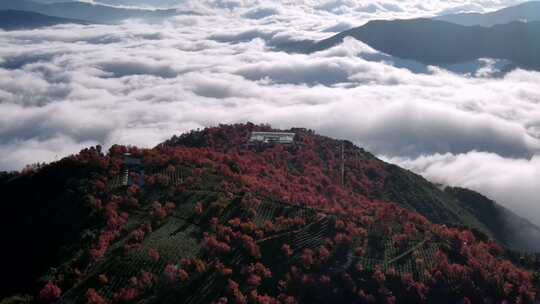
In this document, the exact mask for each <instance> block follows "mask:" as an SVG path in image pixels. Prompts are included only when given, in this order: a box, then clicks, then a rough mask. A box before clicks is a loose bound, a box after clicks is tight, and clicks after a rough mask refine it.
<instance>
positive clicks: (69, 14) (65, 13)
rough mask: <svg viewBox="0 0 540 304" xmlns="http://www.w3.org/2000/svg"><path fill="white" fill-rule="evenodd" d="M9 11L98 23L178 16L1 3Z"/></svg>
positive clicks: (110, 8)
mask: <svg viewBox="0 0 540 304" xmlns="http://www.w3.org/2000/svg"><path fill="white" fill-rule="evenodd" d="M7 9H12V10H20V11H30V12H35V13H40V14H44V15H48V16H52V17H60V18H68V19H78V20H85V21H88V22H96V23H114V22H118V21H121V20H125V19H129V18H142V19H150V20H156V19H157V20H159V19H161V18H165V17H170V16H174V15H177V11H176V10H175V9H162V10H148V9H133V8H129V9H128V8H119V7H113V6H107V5H100V4H92V3H87V2H78V1H77V2H54V3H36V2H32V1H28V0H18V1H7V2H3V3H0V10H7Z"/></svg>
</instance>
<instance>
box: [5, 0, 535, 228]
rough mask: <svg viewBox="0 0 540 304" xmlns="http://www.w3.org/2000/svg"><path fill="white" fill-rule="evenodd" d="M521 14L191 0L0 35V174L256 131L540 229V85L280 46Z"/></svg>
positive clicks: (374, 4) (425, 4)
mask: <svg viewBox="0 0 540 304" xmlns="http://www.w3.org/2000/svg"><path fill="white" fill-rule="evenodd" d="M96 2H98V1H96ZM108 2H113V1H108ZM137 2H139V3H140V1H137ZM519 2H520V1H504V0H498V1H496V0H484V1H465V0H461V1H459V0H453V1H406V2H404V1H397V0H395V1H392V0H385V1H382V0H379V1H352V0H331V1H322V0H321V1H315V0H304V1H294V4H292V2H288V1H282V2H281V3H277V2H276V1H255V0H254V1H240V0H208V1H186V2H182V3H181V4H179V6H180V7H181V8H182V9H185V10H186V11H187V10H189V11H196V12H199V13H200V15H193V14H185V15H178V16H177V17H174V18H169V19H167V20H164V21H163V22H159V23H155V22H154V23H144V22H139V21H134V20H130V21H126V22H124V23H122V24H119V25H58V26H54V27H47V28H43V29H38V30H23V31H10V32H7V31H0V113H1V115H2V119H1V120H0V153H1V155H2V157H1V158H0V170H13V169H20V168H22V167H23V166H24V165H26V164H28V163H33V162H40V161H52V160H54V159H56V158H59V157H63V156H65V155H68V154H70V153H74V152H76V151H78V150H80V149H81V148H84V147H87V146H89V145H95V144H102V145H104V146H110V145H112V144H115V143H118V144H130V145H139V146H145V147H152V146H154V145H156V144H158V143H159V142H161V141H163V140H165V139H167V138H169V137H171V136H172V135H174V134H179V133H182V132H184V131H188V130H190V129H194V128H201V127H204V126H209V125H215V124H218V123H233V122H245V121H252V122H255V123H270V124H272V125H273V126H275V127H283V128H286V127H292V126H301V127H307V128H312V129H315V130H316V131H318V132H320V133H322V134H325V135H331V136H335V137H338V138H344V139H348V140H351V141H353V142H355V143H357V144H359V145H361V146H363V147H365V148H366V149H368V150H370V151H372V152H374V153H375V154H377V155H379V156H381V157H383V158H384V159H386V160H388V161H391V162H395V163H397V164H399V165H402V166H404V167H406V168H409V169H411V170H413V171H415V172H418V173H421V174H423V175H424V176H425V177H426V178H428V179H430V180H432V181H434V182H437V183H441V184H448V185H457V186H465V187H469V188H471V189H474V190H478V191H480V192H482V193H483V194H485V195H488V196H489V197H491V198H493V199H495V200H497V201H499V202H500V203H501V204H503V205H505V206H507V207H509V208H510V209H512V210H514V211H516V212H517V213H518V214H520V215H522V216H525V217H527V218H529V219H531V220H533V221H534V222H535V223H540V213H538V212H537V213H533V212H531V211H530V210H532V208H531V207H537V203H538V202H537V198H538V197H540V86H539V83H540V72H535V71H526V70H521V69H516V70H514V71H511V72H509V73H506V74H504V75H502V76H498V77H490V75H491V74H492V73H494V71H493V69H495V68H494V65H491V64H490V63H491V62H490V61H489V60H485V61H482V62H483V63H485V65H484V66H482V67H481V68H479V69H478V70H477V71H476V72H475V73H474V74H472V75H470V74H463V73H454V72H451V71H448V70H445V69H443V68H440V67H432V66H424V67H423V68H424V71H422V72H415V71H414V69H411V68H406V67H404V64H405V63H403V62H397V60H398V59H396V58H392V57H390V56H387V55H385V54H381V53H379V52H377V51H376V50H374V49H372V48H370V47H369V46H367V45H365V44H363V43H361V42H359V41H356V40H352V39H347V40H345V42H344V43H342V44H340V45H338V46H336V47H334V48H332V49H329V50H326V51H322V52H318V53H314V54H310V55H305V54H289V53H286V52H283V51H280V50H279V49H278V48H276V46H277V45H284V44H287V43H294V42H298V41H302V40H304V39H323V38H327V37H328V36H330V35H332V33H329V32H330V31H339V30H343V29H347V28H348V27H351V26H358V25H361V24H363V23H365V22H367V21H368V20H371V19H377V18H397V17H399V18H406V17H417V16H433V15H435V14H438V13H440V12H443V11H445V12H459V11H485V10H493V9H497V8H500V7H503V6H508V5H512V4H517V3H519ZM121 4H123V5H124V4H125V5H129V4H130V3H129V2H128V1H125V2H123V3H121Z"/></svg>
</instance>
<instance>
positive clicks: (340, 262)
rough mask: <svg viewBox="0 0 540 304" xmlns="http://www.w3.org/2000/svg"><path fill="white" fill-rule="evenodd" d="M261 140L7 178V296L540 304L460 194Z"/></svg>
mask: <svg viewBox="0 0 540 304" xmlns="http://www.w3.org/2000/svg"><path fill="white" fill-rule="evenodd" d="M253 131H276V130H273V129H272V128H271V127H269V126H256V125H253V124H243V125H223V126H219V127H215V128H208V129H204V130H202V131H193V132H190V133H187V134H183V135H181V136H179V137H173V138H172V139H171V140H169V141H167V142H165V143H163V144H161V145H159V146H158V147H156V148H154V149H139V148H136V147H124V146H113V147H112V148H111V149H110V150H109V152H108V153H103V152H102V151H101V149H100V147H96V148H90V149H86V150H84V151H81V153H79V154H77V155H74V156H71V157H68V158H66V159H63V160H61V161H58V162H55V163H52V164H49V165H44V166H40V167H38V168H29V169H27V170H25V171H24V172H22V173H18V174H4V175H3V176H1V177H0V181H1V182H2V186H1V187H0V191H1V192H0V194H1V195H2V197H5V198H6V199H5V200H3V203H2V214H9V216H8V218H7V220H6V221H5V222H3V223H2V231H3V233H4V234H6V235H5V236H3V239H2V241H3V243H4V244H6V243H7V242H10V244H15V245H14V246H13V248H11V250H9V251H10V252H9V254H10V255H11V256H10V257H9V258H8V259H4V261H8V262H6V263H4V262H3V264H2V267H3V269H7V271H8V272H7V274H8V276H10V277H12V278H13V279H12V281H11V283H10V284H11V285H8V286H9V288H10V289H9V290H8V291H7V292H6V294H5V295H7V294H13V293H27V294H30V295H32V296H36V299H37V300H38V301H40V302H42V303H48V302H55V301H57V302H58V303H96V304H97V303H128V302H129V303H133V302H140V303H143V302H144V303H179V302H180V303H216V304H217V303H220V304H224V303H329V302H332V303H483V302H487V303H503V301H508V302H510V303H513V302H519V303H535V301H537V300H539V298H538V296H537V291H538V287H539V286H540V285H539V283H540V282H539V275H538V272H536V271H537V269H538V258H537V257H536V256H534V255H532V254H525V253H519V252H516V251H511V250H508V249H506V248H505V247H504V246H503V245H502V244H501V242H502V241H504V239H502V238H500V237H499V236H500V234H499V232H498V231H496V230H494V229H492V226H491V223H487V222H485V221H483V218H482V216H479V214H478V210H479V209H478V208H470V207H468V206H467V205H466V203H467V202H468V200H466V199H464V197H463V196H462V195H458V194H456V192H452V191H446V192H444V191H442V190H440V189H439V188H437V187H436V186H434V185H432V184H430V183H428V182H427V181H426V180H424V179H422V178H421V177H419V176H417V175H414V174H412V173H410V172H408V171H405V170H403V169H400V168H398V167H396V166H394V165H390V164H386V163H384V162H382V161H380V160H378V159H377V158H375V157H374V156H373V155H371V154H370V153H368V152H366V151H364V150H363V149H361V148H358V147H356V146H354V145H353V144H352V143H350V142H346V141H339V140H334V139H331V138H327V137H323V136H319V135H316V134H315V133H314V132H312V131H309V130H304V129H292V130H287V131H288V132H294V133H295V134H296V135H295V139H294V142H293V143H292V144H275V143H263V142H253V143H251V144H249V143H248V140H249V137H250V134H251V132H253ZM126 153H129V155H127V154H126ZM126 170H129V171H126ZM4 237H6V239H4ZM32 263H35V265H30V264H32ZM4 264H5V265H4ZM8 264H9V265H8ZM38 277H40V279H39V280H37V278H38ZM33 282H36V284H33Z"/></svg>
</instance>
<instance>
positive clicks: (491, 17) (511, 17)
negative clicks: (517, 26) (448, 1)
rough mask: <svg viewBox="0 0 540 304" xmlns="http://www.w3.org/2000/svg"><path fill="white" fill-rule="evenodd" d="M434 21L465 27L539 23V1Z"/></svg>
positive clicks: (438, 18) (453, 15) (436, 18)
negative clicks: (517, 22) (518, 22)
mask: <svg viewBox="0 0 540 304" xmlns="http://www.w3.org/2000/svg"><path fill="white" fill-rule="evenodd" d="M434 19H435V20H440V21H447V22H452V23H455V24H459V25H465V26H472V25H480V26H486V27H490V26H493V25H497V24H506V23H510V22H513V21H523V22H530V21H540V1H532V2H525V3H522V4H519V5H516V6H512V7H507V8H503V9H501V10H498V11H495V12H491V13H485V14H479V13H461V14H450V15H443V16H439V17H435V18H434Z"/></svg>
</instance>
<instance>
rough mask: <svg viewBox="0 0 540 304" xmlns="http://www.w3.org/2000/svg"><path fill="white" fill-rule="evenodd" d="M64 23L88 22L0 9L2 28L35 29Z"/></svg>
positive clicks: (0, 27) (0, 26) (0, 24)
mask: <svg viewBox="0 0 540 304" xmlns="http://www.w3.org/2000/svg"><path fill="white" fill-rule="evenodd" d="M65 23H75V24H89V22H87V21H82V20H76V19H67V18H60V17H51V16H47V15H43V14H39V13H33V12H26V11H16V10H0V29H3V30H20V29H35V28H40V27H45V26H52V25H57V24H65Z"/></svg>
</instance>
